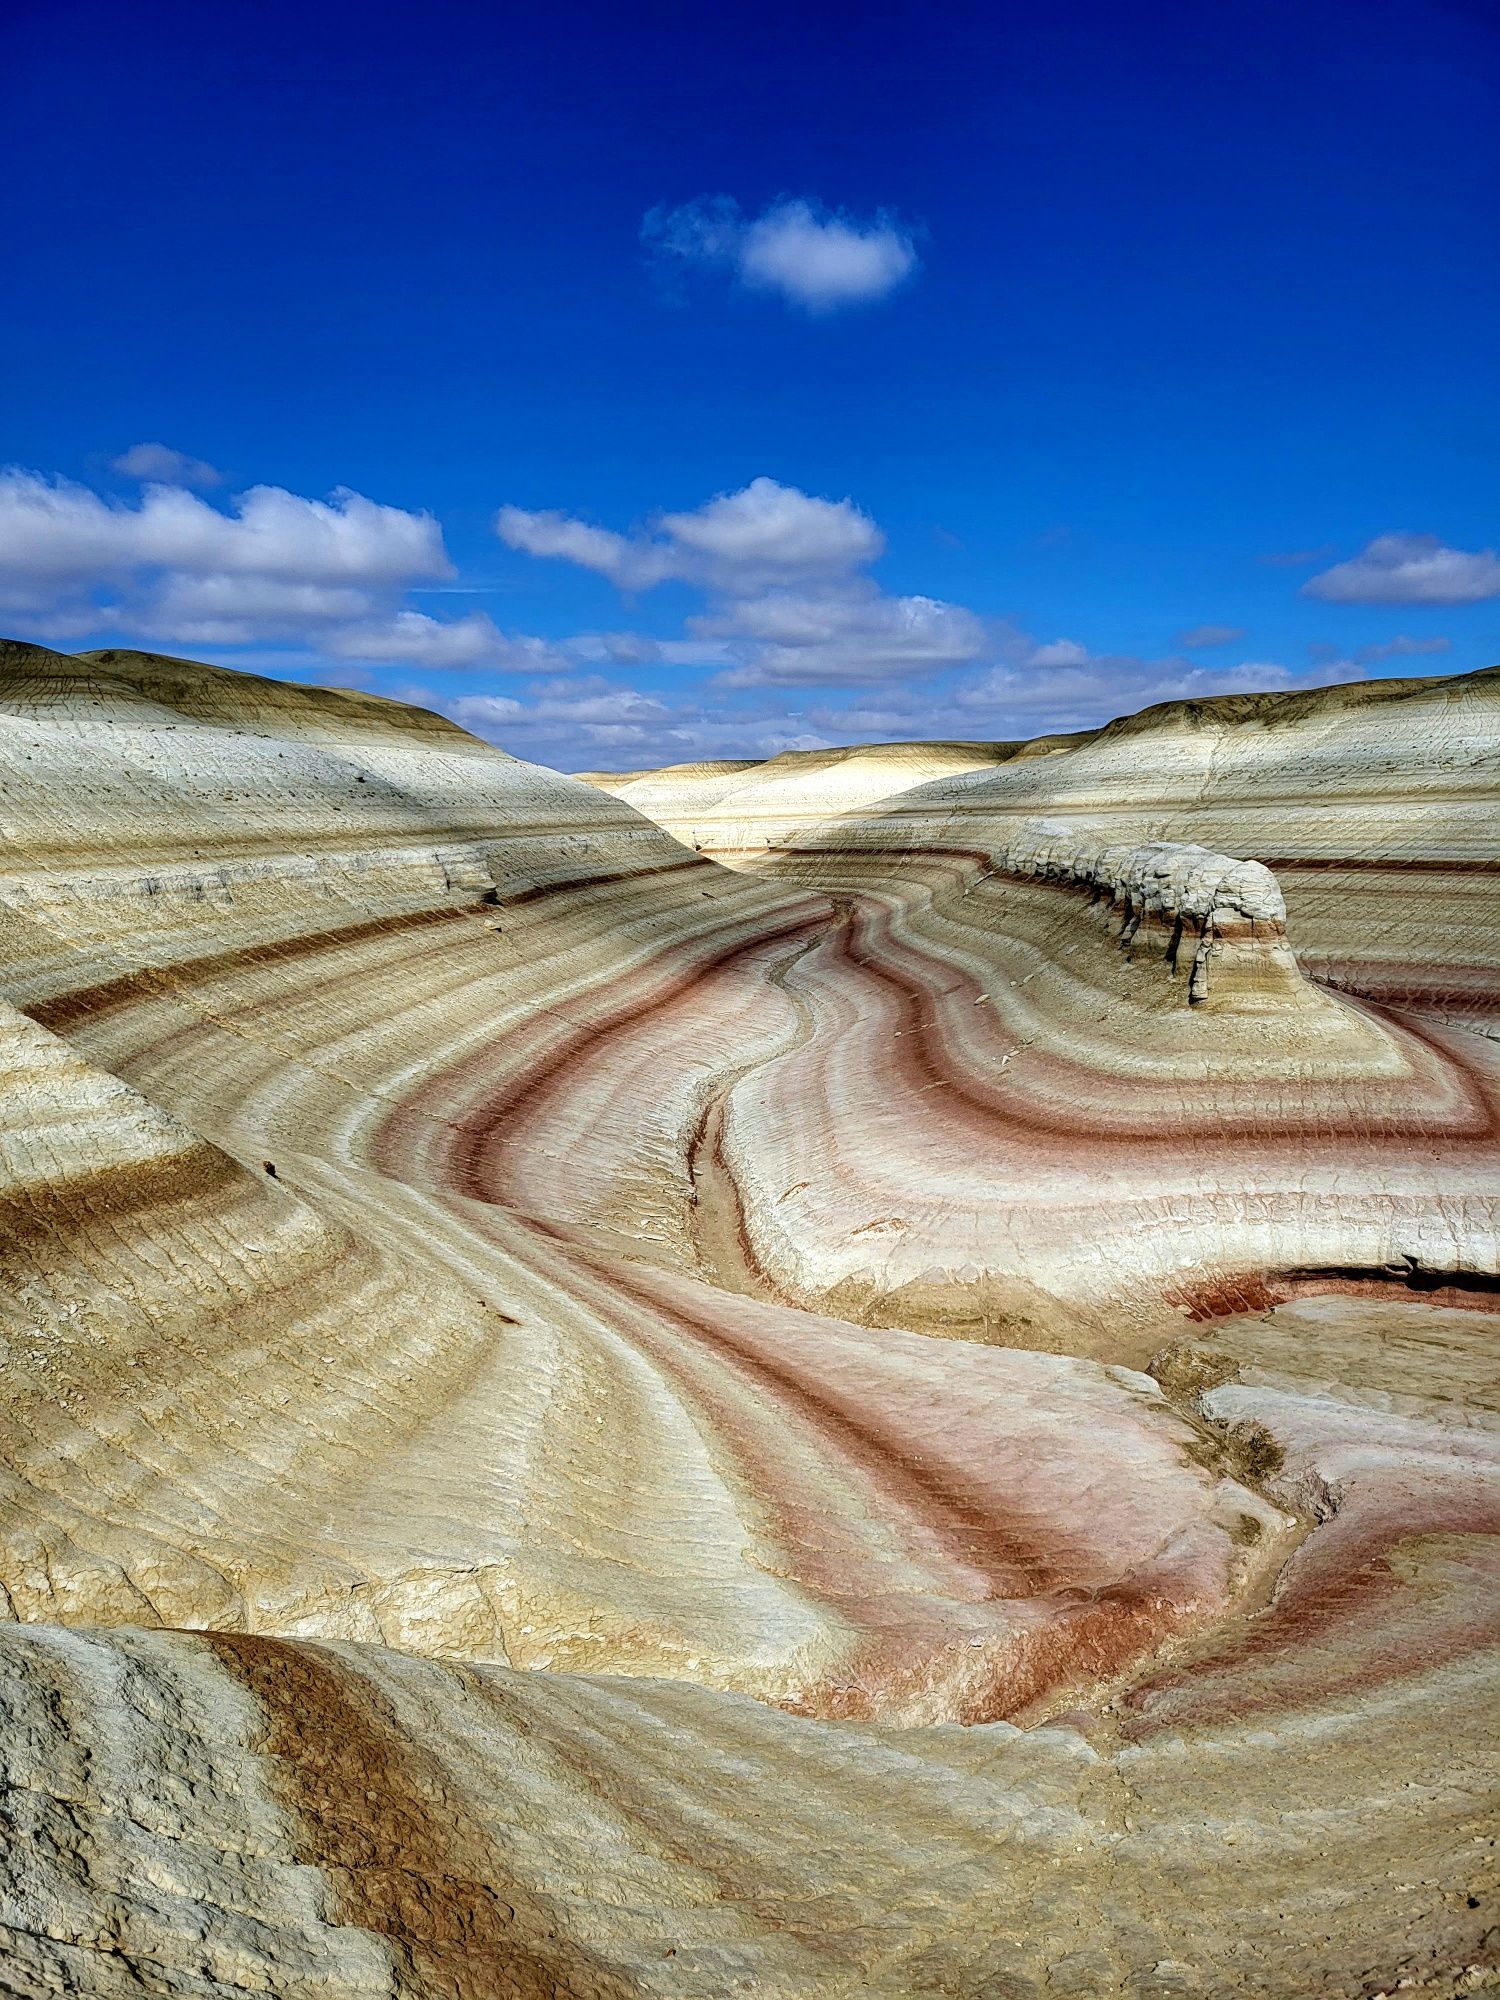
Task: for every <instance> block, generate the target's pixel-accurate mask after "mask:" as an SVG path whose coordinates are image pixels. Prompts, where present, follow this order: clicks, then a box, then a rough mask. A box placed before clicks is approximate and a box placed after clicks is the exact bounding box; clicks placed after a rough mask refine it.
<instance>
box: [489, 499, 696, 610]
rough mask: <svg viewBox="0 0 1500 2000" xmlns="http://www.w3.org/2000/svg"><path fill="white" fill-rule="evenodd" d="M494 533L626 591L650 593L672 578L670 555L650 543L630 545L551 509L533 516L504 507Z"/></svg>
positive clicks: (609, 532)
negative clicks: (668, 562)
mask: <svg viewBox="0 0 1500 2000" xmlns="http://www.w3.org/2000/svg"><path fill="white" fill-rule="evenodd" d="M495 533H496V534H497V535H498V536H499V537H500V539H501V541H502V542H504V543H505V544H506V546H507V547H509V548H512V549H520V550H522V551H523V552H524V553H525V554H526V555H529V556H545V557H551V558H554V559H556V560H559V561H562V562H570V563H577V564H578V566H579V568H581V569H591V570H595V571H596V572H597V573H598V574H599V575H600V576H607V577H608V578H609V580H610V582H611V583H614V584H618V585H619V587H620V588H621V589H622V590H649V589H650V588H651V586H652V585H653V584H657V583H661V582H663V581H664V580H665V579H666V577H667V575H668V574H669V571H668V568H667V566H666V559H667V556H668V553H669V552H668V551H667V550H665V549H660V548H657V547H655V546H654V545H653V544H651V543H650V542H646V541H641V540H637V541H634V542H632V541H630V540H629V539H628V538H627V537H626V536H624V535H617V534H615V533H614V532H613V531H612V530H611V529H609V528H595V527H592V526H591V525H590V524H589V523H588V522H587V521H580V520H577V519H575V518H574V517H573V516H572V515H570V514H561V513H559V512H558V511H557V510H556V509H555V508H551V507H547V508H543V509H541V510H540V511H539V512H537V513H530V512H528V511H527V509H526V508H524V507H502V508H501V509H500V511H499V513H498V514H497V515H496V516H495Z"/></svg>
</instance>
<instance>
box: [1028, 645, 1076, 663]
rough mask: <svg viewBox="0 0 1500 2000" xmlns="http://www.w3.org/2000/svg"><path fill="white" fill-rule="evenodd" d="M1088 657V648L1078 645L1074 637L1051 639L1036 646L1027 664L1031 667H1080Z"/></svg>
mask: <svg viewBox="0 0 1500 2000" xmlns="http://www.w3.org/2000/svg"><path fill="white" fill-rule="evenodd" d="M1087 659H1088V649H1087V648H1086V647H1084V646H1080V645H1079V643H1078V641H1077V640H1076V639H1052V640H1049V641H1048V643H1047V644H1046V645H1045V646H1038V647H1037V649H1036V651H1035V652H1034V653H1033V654H1032V655H1031V657H1030V660H1029V662H1028V664H1029V665H1030V666H1033V667H1081V666H1083V665H1084V663H1085V662H1086V661H1087Z"/></svg>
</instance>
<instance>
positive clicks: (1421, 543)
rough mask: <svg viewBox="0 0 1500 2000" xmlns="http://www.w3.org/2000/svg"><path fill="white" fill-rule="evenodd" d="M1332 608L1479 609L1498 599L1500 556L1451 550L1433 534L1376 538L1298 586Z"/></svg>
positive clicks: (1464, 550)
mask: <svg viewBox="0 0 1500 2000" xmlns="http://www.w3.org/2000/svg"><path fill="white" fill-rule="evenodd" d="M1302 594H1303V596H1304V597H1320V598H1323V599H1324V600H1325V601H1326V602H1328V603H1332V604H1478V603H1480V602H1481V601H1482V600H1483V599H1485V598H1488V597H1500V555H1497V554H1496V553H1495V551H1494V550H1493V549H1474V550H1468V549H1450V548H1447V547H1445V546H1444V544H1443V543H1442V542H1440V541H1439V540H1438V538H1437V536H1436V535H1408V534H1392V535H1377V536H1376V537H1375V539H1374V541H1373V542H1370V543H1369V544H1368V545H1367V546H1366V547H1365V548H1364V549H1362V550H1361V551H1360V553H1359V554H1358V555H1357V556H1354V557H1352V558H1351V560H1350V561H1348V562H1341V563H1335V564H1334V566H1333V568H1332V569H1325V570H1323V571H1322V572H1321V574H1319V575H1318V576H1314V577H1309V579H1308V581H1307V582H1306V583H1304V584H1303V586H1302Z"/></svg>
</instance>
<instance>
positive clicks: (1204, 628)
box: [1177, 625, 1245, 652]
mask: <svg viewBox="0 0 1500 2000" xmlns="http://www.w3.org/2000/svg"><path fill="white" fill-rule="evenodd" d="M1244 636H1245V627H1244V626H1243V625H1194V626H1192V627H1190V628H1189V630H1188V631H1186V632H1179V633H1178V634H1177V644H1178V645H1179V646H1182V647H1184V648H1185V649H1186V650H1187V651H1188V652H1194V651H1196V650H1197V649H1198V648H1199V647H1200V646H1227V645H1228V644H1229V642H1230V641H1231V640H1232V639H1243V638H1244Z"/></svg>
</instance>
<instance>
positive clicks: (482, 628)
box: [324, 611, 572, 674]
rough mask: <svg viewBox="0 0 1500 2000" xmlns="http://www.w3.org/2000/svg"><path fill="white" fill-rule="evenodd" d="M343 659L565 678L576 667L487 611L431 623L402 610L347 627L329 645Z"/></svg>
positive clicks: (542, 641) (420, 613)
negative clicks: (507, 628) (510, 630)
mask: <svg viewBox="0 0 1500 2000" xmlns="http://www.w3.org/2000/svg"><path fill="white" fill-rule="evenodd" d="M324 650H325V651H326V652H329V653H333V654H335V655H336V656H337V657H338V658H340V659H348V660H370V661H393V662H396V663H398V664H399V665H401V666H408V667H425V668H427V669H429V670H442V669H447V670H448V671H450V672H462V671H467V670H471V669H474V668H477V667H487V668H491V669H494V670H496V671H498V672H500V673H506V674H535V673H563V672H566V671H567V670H568V668H569V667H570V666H571V665H572V662H571V661H570V660H569V659H568V657H567V655H566V654H564V653H561V652H559V651H558V650H557V648H556V647H554V646H551V645H549V644H548V643H547V641H546V640H545V639H532V638H525V637H520V638H516V637H512V636H510V635H509V634H507V633H505V632H502V631H501V630H500V628H499V627H498V626H497V625H496V624H495V622H494V620H493V619H492V618H489V617H487V616H486V615H485V613H484V612H482V611H471V612H469V613H468V614H467V615H466V616H465V617H462V618H447V619H444V618H429V617H428V616H427V614H426V612H424V611H397V612H395V613H394V614H393V615H392V616H391V617H389V618H387V619H384V620H382V621H379V622H372V623H368V624H360V625H350V626H345V627H343V628H341V629H339V630H337V631H335V632H332V633H330V634H329V635H328V637H327V638H326V639H325V641H324Z"/></svg>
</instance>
